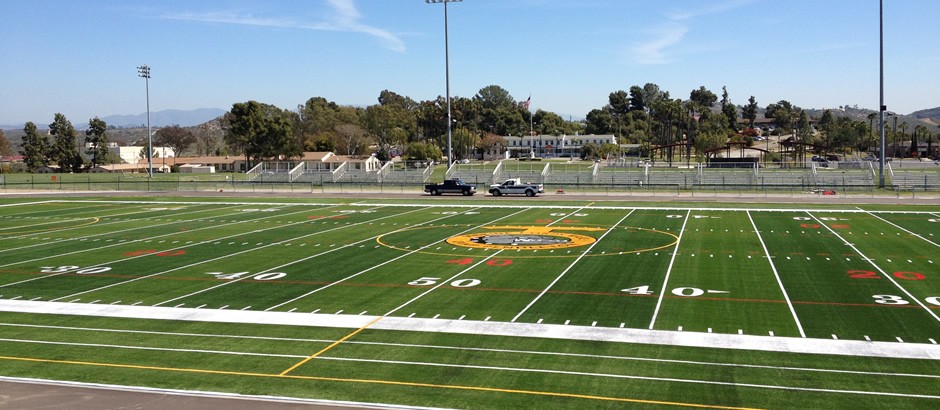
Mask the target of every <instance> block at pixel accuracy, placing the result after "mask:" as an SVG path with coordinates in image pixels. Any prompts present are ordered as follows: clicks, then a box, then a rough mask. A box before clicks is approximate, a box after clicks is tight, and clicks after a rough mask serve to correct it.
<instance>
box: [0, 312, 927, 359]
mask: <svg viewBox="0 0 940 410" xmlns="http://www.w3.org/2000/svg"><path fill="white" fill-rule="evenodd" d="M0 311H4V312H22V313H45V314H58V315H78V316H96V317H113V318H129V319H161V320H186V321H197V322H219V323H249V324H274V325H291V326H312V327H334V328H348V329H359V328H362V327H366V326H368V328H369V329H377V330H404V331H417V332H438V333H452V334H467V335H489V336H519V337H536V338H550V339H566V340H591V341H602V342H621V343H641V344H655V345H666V346H687V347H705V348H721V349H739V350H757V351H767V352H788V353H810V354H830V355H843V356H866V357H889V358H906V359H931V360H940V345H931V344H921V343H900V342H899V343H894V342H867V341H857V340H832V339H811V338H798V337H776V336H753V335H735V334H721V333H699V332H676V331H663V330H645V329H620V328H608V327H589V326H569V325H550V324H532V323H509V322H481V321H472V320H446V319H421V318H404V317H380V316H365V315H363V316H359V315H329V314H312V313H289V312H261V311H241V310H218V309H190V308H170V307H150V306H126V305H92V304H82V303H61V302H38V301H36V302H34V301H20V300H0ZM373 322H375V323H373ZM370 324H371V325H370Z"/></svg>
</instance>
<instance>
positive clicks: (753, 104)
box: [741, 95, 757, 128]
mask: <svg viewBox="0 0 940 410" xmlns="http://www.w3.org/2000/svg"><path fill="white" fill-rule="evenodd" d="M741 117H742V118H744V119H746V120H747V121H748V123H747V126H748V127H751V128H754V120H756V119H757V99H756V98H754V96H753V95H752V96H751V98H748V99H747V105H745V106H744V109H743V110H741Z"/></svg>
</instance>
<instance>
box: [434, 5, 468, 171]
mask: <svg viewBox="0 0 940 410" xmlns="http://www.w3.org/2000/svg"><path fill="white" fill-rule="evenodd" d="M461 1H463V0H424V2H425V3H427V4H437V3H444V79H445V80H444V81H445V83H446V85H445V88H446V97H445V98H446V99H447V166H448V167H450V166H451V164H453V163H454V153H453V149H451V135H452V131H451V113H450V44H449V41H448V34H447V3H456V2H461Z"/></svg>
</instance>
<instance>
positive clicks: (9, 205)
mask: <svg viewBox="0 0 940 410" xmlns="http://www.w3.org/2000/svg"><path fill="white" fill-rule="evenodd" d="M51 202H59V201H55V200H49V201H36V202H17V203H15V204H0V208H7V207H14V206H26V205H42V204H48V203H51Z"/></svg>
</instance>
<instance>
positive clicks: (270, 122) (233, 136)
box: [225, 101, 301, 164]
mask: <svg viewBox="0 0 940 410" xmlns="http://www.w3.org/2000/svg"><path fill="white" fill-rule="evenodd" d="M229 114H230V117H229V118H230V120H229V121H230V127H229V130H228V133H227V134H226V136H225V141H226V143H227V144H229V146H231V147H233V148H234V149H236V150H237V151H239V152H241V153H243V154H244V155H245V159H246V160H247V161H248V162H249V164H250V163H251V160H252V159H256V160H259V159H264V158H279V157H282V156H283V157H294V156H297V155H299V154H300V153H301V151H300V150H301V148H300V144H298V143H297V141H296V140H295V139H294V138H293V133H292V128H291V123H292V121H291V120H292V118H291V117H290V115H289V113H285V112H283V110H281V109H280V108H277V107H275V106H273V105H268V104H262V103H259V102H257V101H248V102H243V103H235V104H233V105H232V110H231V111H229Z"/></svg>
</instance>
